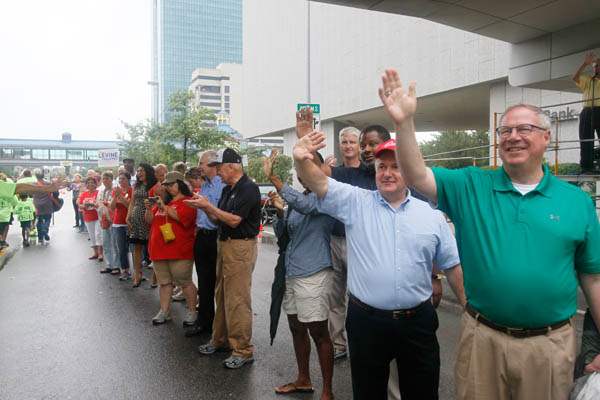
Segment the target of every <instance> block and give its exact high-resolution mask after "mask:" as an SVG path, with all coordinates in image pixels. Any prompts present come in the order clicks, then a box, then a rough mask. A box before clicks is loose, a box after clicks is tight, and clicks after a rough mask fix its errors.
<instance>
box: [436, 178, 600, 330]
mask: <svg viewBox="0 0 600 400" xmlns="http://www.w3.org/2000/svg"><path fill="white" fill-rule="evenodd" d="M433 174H434V176H435V181H436V185H437V196H438V208H439V209H440V210H442V211H443V212H445V213H446V214H448V216H449V217H450V218H451V219H452V221H453V222H454V224H455V227H456V239H457V242H458V250H459V253H460V259H461V263H462V267H463V270H464V281H465V291H466V294H467V299H468V301H469V304H471V305H472V306H473V307H474V308H475V309H477V310H478V311H479V312H481V313H482V314H483V315H484V316H485V317H487V318H488V319H490V320H492V321H494V322H496V323H498V324H502V325H504V326H509V327H514V328H535V327H542V326H547V325H551V324H554V323H556V322H559V321H564V320H565V319H567V318H570V317H571V316H572V315H573V314H575V312H576V310H577V283H578V282H577V272H582V273H587V274H598V273H600V225H599V224H598V217H597V215H596V210H595V207H594V205H593V203H592V201H591V200H590V197H589V196H588V195H587V194H585V193H584V192H583V191H581V190H580V189H579V188H577V187H575V186H573V185H571V184H568V183H566V182H563V181H560V180H559V179H558V178H556V177H555V176H553V175H552V174H550V172H549V171H548V168H547V167H544V177H543V179H542V181H541V182H540V183H539V184H538V186H537V187H536V188H535V189H534V190H533V191H531V192H529V193H527V194H526V195H525V196H523V195H521V193H519V192H518V191H517V190H516V189H515V188H514V187H513V185H512V182H511V181H510V178H509V177H508V175H507V174H506V172H505V171H504V169H503V168H500V169H497V170H495V171H488V170H481V169H478V168H475V167H470V168H464V169H459V170H448V169H444V168H433Z"/></svg>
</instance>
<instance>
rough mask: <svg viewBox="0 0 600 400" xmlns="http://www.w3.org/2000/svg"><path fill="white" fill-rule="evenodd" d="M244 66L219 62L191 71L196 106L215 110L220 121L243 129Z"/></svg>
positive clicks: (191, 85)
mask: <svg viewBox="0 0 600 400" xmlns="http://www.w3.org/2000/svg"><path fill="white" fill-rule="evenodd" d="M242 87H243V86H242V66H241V64H229V63H226V64H219V65H218V66H217V68H197V69H195V70H194V72H193V73H192V81H191V84H190V87H189V90H190V91H191V92H192V93H193V94H194V101H195V105H196V107H204V108H207V109H209V110H211V111H213V112H214V113H215V115H216V116H217V121H216V123H217V125H218V124H227V125H229V126H231V128H233V129H234V130H236V131H238V132H239V131H241V119H242V113H241V111H242V104H241V103H242Z"/></svg>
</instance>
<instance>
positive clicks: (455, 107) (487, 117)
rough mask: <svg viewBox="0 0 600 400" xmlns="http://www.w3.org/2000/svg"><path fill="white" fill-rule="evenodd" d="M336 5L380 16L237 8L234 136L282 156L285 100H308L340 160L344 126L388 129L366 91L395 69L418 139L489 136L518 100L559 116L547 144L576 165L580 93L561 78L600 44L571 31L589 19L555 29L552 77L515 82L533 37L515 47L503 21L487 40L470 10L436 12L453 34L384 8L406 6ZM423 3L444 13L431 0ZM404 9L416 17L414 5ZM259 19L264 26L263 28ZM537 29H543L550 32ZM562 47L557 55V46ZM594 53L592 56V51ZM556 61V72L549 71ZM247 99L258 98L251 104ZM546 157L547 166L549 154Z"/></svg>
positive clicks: (288, 137)
mask: <svg viewBox="0 0 600 400" xmlns="http://www.w3.org/2000/svg"><path fill="white" fill-rule="evenodd" d="M336 2H337V1H336ZM283 3H285V4H283ZM339 3H344V4H347V5H355V6H357V7H359V6H361V5H364V4H376V5H378V6H379V5H380V6H381V8H382V9H381V10H379V11H372V10H365V9H361V8H354V7H342V6H336V5H331V4H324V3H320V2H315V1H313V2H307V1H304V0H288V1H286V2H280V1H277V0H246V1H245V2H244V69H243V73H244V94H243V96H244V101H243V134H244V136H246V137H256V136H275V135H280V136H282V137H283V138H284V142H285V145H284V148H285V153H287V154H290V153H291V149H292V146H293V143H294V142H295V140H296V139H295V133H294V129H293V127H294V113H295V111H296V104H297V103H318V104H320V105H321V107H320V108H321V115H320V118H321V129H322V130H323V131H324V132H325V133H326V134H327V148H326V149H325V150H324V153H325V154H335V155H338V156H339V150H338V145H337V134H338V132H339V131H340V129H342V128H344V127H345V126H349V125H353V126H356V127H358V128H359V129H360V128H363V127H365V126H367V125H370V124H382V125H385V126H386V127H388V128H389V129H392V128H393V126H391V123H390V120H389V118H388V117H387V115H386V114H385V112H384V110H383V108H382V106H381V101H380V99H379V97H378V93H377V89H378V87H379V86H380V84H381V79H380V76H381V74H382V73H383V71H384V69H386V68H396V69H397V70H398V71H399V72H400V74H401V78H402V80H403V81H404V82H409V81H416V83H417V94H418V96H419V109H418V112H417V115H416V121H415V122H416V126H417V130H418V131H445V130H467V129H475V130H487V131H488V132H490V135H491V132H492V131H493V128H494V115H495V114H496V113H500V112H502V111H503V110H504V109H505V108H506V107H507V106H509V105H511V104H515V103H518V102H528V103H532V104H536V105H538V106H541V107H544V108H545V109H546V110H548V112H549V113H550V114H551V115H552V114H553V113H554V115H557V116H558V117H559V118H558V119H559V121H558V123H556V122H555V124H554V125H555V126H554V127H553V135H554V136H553V140H554V139H555V137H556V136H558V138H559V140H560V141H561V142H564V143H563V144H561V145H560V147H561V150H560V151H559V153H558V154H559V157H558V158H559V160H558V161H559V163H565V162H578V160H579V150H578V149H577V148H576V147H577V145H578V144H577V143H572V142H571V143H569V142H568V141H571V140H572V141H575V140H576V139H577V138H578V120H577V116H578V114H579V111H580V110H581V104H580V103H577V101H579V100H580V98H581V95H580V93H578V90H577V88H576V87H575V85H574V84H573V83H572V81H571V80H570V74H572V73H573V72H574V71H575V70H576V69H577V67H578V66H579V64H580V63H581V61H582V60H583V56H584V54H585V52H586V51H589V50H593V49H594V46H592V45H591V44H590V43H592V42H594V43H596V44H597V43H600V34H598V33H597V32H596V31H593V32H595V33H594V34H587V36H585V37H581V38H580V37H579V36H577V35H576V34H575V33H577V32H579V31H578V29H579V30H581V27H585V26H587V25H588V24H589V22H581V23H580V22H579V21H571V22H569V21H567V22H566V23H569V24H571V23H572V24H573V26H572V27H570V28H566V29H567V31H566V32H567V33H568V35H567V36H569V37H571V39H572V42H573V43H572V46H571V47H569V48H568V53H569V56H568V57H567V58H565V59H562V58H561V59H559V60H555V61H554V63H555V64H556V65H555V67H556V68H554V67H553V68H552V69H551V70H552V72H553V74H550V75H548V74H544V73H541V72H539V73H536V71H537V70H536V71H533V70H531V71H529V70H528V71H527V72H528V74H529V75H527V76H526V77H527V78H528V80H526V79H524V78H523V79H516V77H515V76H514V74H515V73H516V72H517V70H516V69H519V68H521V66H522V65H528V63H531V62H533V61H532V60H531V59H530V58H531V57H532V56H533V55H532V54H531V52H528V51H527V49H528V48H529V49H531V48H533V49H537V47H535V46H534V44H535V43H529V41H530V40H534V39H532V38H531V35H528V36H524V37H520V36H519V37H518V38H517V39H514V40H522V41H523V42H518V43H515V42H514V41H513V39H512V38H515V37H516V32H517V30H516V28H514V27H513V28H511V27H510V26H509V27H505V25H506V24H507V23H506V21H505V24H502V23H498V24H497V26H496V25H494V26H495V27H496V28H497V30H494V32H498V35H491V34H490V32H488V31H487V30H485V29H484V30H481V31H479V30H474V29H471V31H470V30H469V29H467V28H469V27H471V28H472V27H478V26H480V25H481V26H483V25H485V24H486V23H490V22H489V21H486V20H483V19H481V18H479V17H480V16H479V14H478V15H471V14H473V13H471V14H468V15H462V14H460V13H461V12H462V13H467V12H468V10H467V9H459V10H457V11H456V12H455V13H454V14H453V13H447V12H446V13H445V12H443V11H444V10H441V11H440V10H438V11H439V12H438V14H439V15H440V16H444V17H448V18H450V17H451V16H455V17H456V20H457V21H459V23H460V24H464V23H466V22H464V21H467V22H468V23H469V24H470V25H469V26H467V27H463V26H462V25H457V26H461V28H462V29H458V28H456V27H453V26H451V25H452V24H451V23H449V22H448V21H446V20H444V19H440V20H439V22H438V21H435V22H434V21H433V20H432V19H433V17H420V18H417V17H413V16H406V15H399V14H395V13H394V12H395V11H394V10H393V9H392V8H393V7H400V8H401V7H404V6H406V7H408V8H410V5H411V4H413V2H392V1H385V2H368V1H351V0H348V1H345V0H344V1H339ZM423 3H428V4H429V3H431V7H438V8H440V7H441V8H443V7H446V8H447V7H449V6H447V5H446V3H444V4H443V5H440V4H441V3H440V2H434V1H433V2H429V1H424V2H423ZM482 3H485V4H496V3H494V2H482ZM561 3H562V2H561ZM415 4H416V3H415ZM419 4H420V2H419ZM477 4H479V3H477ZM511 4H512V3H511ZM515 4H516V3H515ZM361 7H362V6H361ZM365 7H366V6H365ZM386 7H388V8H389V9H386ZM415 10H417V11H419V12H425V9H421V8H420V7H415ZM381 11H385V12H381ZM453 12H454V11H453ZM438 14H435V15H438ZM561 15H562V16H564V13H558V14H557V15H556V18H557V19H556V20H552V21H555V22H556V23H555V25H557V24H558V21H560V19H561ZM440 18H441V17H440ZM562 18H563V19H564V17H562ZM587 18H588V19H589V18H593V15H592V16H591V17H589V16H588V17H587ZM428 19H429V20H428ZM265 20H266V21H270V23H269V24H265V23H262V21H265ZM500 22H502V21H501V20H500ZM578 24H579V25H578ZM584 25H585V26H584ZM557 26H558V25H557ZM496 28H495V29H496ZM544 29H545V30H546V31H549V30H550V29H551V27H548V28H544ZM518 32H520V33H523V30H521V31H518ZM574 32H575V33H574ZM586 32H588V33H589V32H592V31H590V30H589V29H588V30H586ZM501 33H502V34H505V35H508V37H507V38H506V39H505V40H499V39H498V38H503V37H505V36H502V35H501ZM533 33H535V32H533V31H531V34H532V35H533ZM484 34H485V35H486V36H484ZM555 36H556V35H555ZM558 36H560V35H558ZM589 36H593V40H592V39H591V38H590V37H589ZM584 39H585V40H584ZM547 41H548V40H546V42H547ZM265 43H269V45H268V46H266V45H265ZM544 43H545V42H544ZM561 43H562V42H561ZM532 46H533V47H532ZM565 46H566V45H565ZM565 46H563V47H565ZM596 47H597V45H596ZM561 51H562V52H563V53H564V52H566V51H567V49H566V47H565V49H562V50H561ZM544 52H545V53H544ZM596 52H597V53H600V52H599V51H598V49H596ZM550 53H551V54H550ZM555 53H556V54H559V53H558V50H556V49H550V48H549V47H548V46H546V47H544V48H542V47H541V46H540V48H539V49H538V50H536V52H535V56H536V57H537V59H541V60H543V59H545V58H544V57H546V58H548V57H550V56H551V55H554V54H555ZM561 54H562V53H561ZM525 56H527V57H529V58H526V57H525ZM559 61H560V62H561V63H562V64H560V74H559V75H560V76H559V75H557V74H556V73H555V72H556V71H558V70H559V69H558V64H557V63H558V62H559ZM523 76H525V75H523ZM519 77H521V75H519ZM550 78H552V79H550ZM540 81H542V82H540ZM529 82H534V83H535V85H533V84H531V85H530V84H529ZM282 88H285V90H282ZM257 94H260V99H261V101H256V98H257ZM568 103H570V104H568ZM257 116H260V117H263V118H258V117H257ZM496 116H497V114H496ZM490 137H491V139H492V140H491V142H493V137H492V136H490ZM490 154H492V153H490ZM546 159H547V160H548V161H549V162H550V163H554V160H555V156H554V152H553V151H552V149H550V150H549V151H548V153H547V155H546ZM490 163H491V161H490Z"/></svg>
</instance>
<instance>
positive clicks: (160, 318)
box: [152, 309, 171, 325]
mask: <svg viewBox="0 0 600 400" xmlns="http://www.w3.org/2000/svg"><path fill="white" fill-rule="evenodd" d="M170 320H171V312H170V311H167V312H165V311H163V310H162V309H161V310H159V311H158V314H156V315H155V316H154V318H152V324H153V325H161V324H164V323H165V322H167V321H170Z"/></svg>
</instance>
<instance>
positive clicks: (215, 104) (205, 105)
mask: <svg viewBox="0 0 600 400" xmlns="http://www.w3.org/2000/svg"><path fill="white" fill-rule="evenodd" d="M200 107H216V108H221V103H209V102H207V101H201V102H200Z"/></svg>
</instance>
